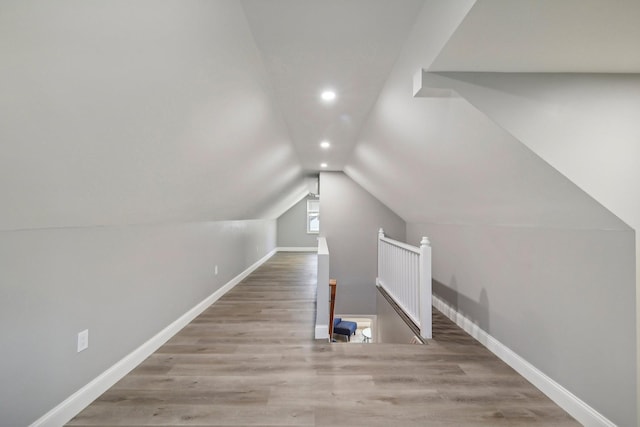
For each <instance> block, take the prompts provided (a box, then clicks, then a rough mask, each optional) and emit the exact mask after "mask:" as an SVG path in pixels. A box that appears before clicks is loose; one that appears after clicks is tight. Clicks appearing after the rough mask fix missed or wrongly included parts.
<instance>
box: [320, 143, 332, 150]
mask: <svg viewBox="0 0 640 427" xmlns="http://www.w3.org/2000/svg"><path fill="white" fill-rule="evenodd" d="M320 147H322V148H324V149H327V148H329V147H331V143H330V142H329V141H322V142H321V143H320Z"/></svg>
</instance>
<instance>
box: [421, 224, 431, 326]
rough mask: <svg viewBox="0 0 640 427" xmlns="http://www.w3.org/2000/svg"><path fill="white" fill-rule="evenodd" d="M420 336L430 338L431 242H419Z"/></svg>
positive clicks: (423, 240)
mask: <svg viewBox="0 0 640 427" xmlns="http://www.w3.org/2000/svg"><path fill="white" fill-rule="evenodd" d="M419 295H420V336H422V337H423V338H431V334H432V331H431V242H429V239H428V238H426V237H423V238H422V241H421V242H420V294H419Z"/></svg>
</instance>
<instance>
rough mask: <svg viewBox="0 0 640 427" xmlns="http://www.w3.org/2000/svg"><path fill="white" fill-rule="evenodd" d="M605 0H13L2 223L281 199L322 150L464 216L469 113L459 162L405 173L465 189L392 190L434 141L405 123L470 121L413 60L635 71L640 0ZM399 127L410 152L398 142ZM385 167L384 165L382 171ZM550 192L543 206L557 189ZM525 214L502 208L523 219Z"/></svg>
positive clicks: (406, 202) (199, 209) (4, 68)
mask: <svg viewBox="0 0 640 427" xmlns="http://www.w3.org/2000/svg"><path fill="white" fill-rule="evenodd" d="M615 5H616V7H613V6H611V3H610V2H606V1H604V0H603V1H595V0H580V1H578V0H562V1H548V0H518V1H512V2H511V1H497V0H478V1H476V2H473V0H425V1H423V0H327V1H311V0H270V1H265V0H243V1H242V2H238V1H234V0H227V1H222V0H220V1H215V2H161V3H158V2H155V1H153V0H140V1H139V2H135V4H128V3H127V5H126V6H125V5H124V4H123V3H118V2H98V3H96V2H93V3H82V4H79V3H77V2H73V1H62V0H61V1H60V2H56V4H55V5H52V4H48V3H39V4H38V5H37V7H36V6H34V5H33V4H31V3H28V2H21V1H17V0H15V1H5V2H3V5H2V13H0V53H1V55H0V92H1V93H2V94H3V96H2V97H0V140H1V141H2V156H0V200H2V201H3V209H2V211H1V212H0V229H20V228H30V227H49V226H56V227H58V226H70V225H79V226H84V225H104V224H130V223H147V222H170V221H199V220H234V219H248V218H265V217H267V218H273V217H277V216H278V215H279V214H281V213H282V212H283V211H284V210H286V208H287V207H288V206H290V205H291V203H292V202H293V201H295V200H296V199H297V198H299V197H300V196H301V195H302V194H303V193H304V191H305V186H304V175H305V174H309V173H314V172H317V171H318V170H319V164H320V163H321V162H327V163H328V165H329V167H328V170H345V171H347V173H349V174H350V175H351V176H352V177H353V178H354V179H356V181H358V182H359V183H360V184H361V185H363V186H365V188H367V189H368V190H369V191H370V192H372V193H373V194H374V195H376V196H378V197H379V198H380V200H382V201H383V202H385V203H387V204H388V205H389V207H390V208H392V209H393V210H394V211H396V212H398V213H401V214H403V215H404V216H405V217H407V218H414V219H415V220H416V221H418V220H422V219H428V218H429V217H428V215H427V214H424V215H423V216H420V215H422V214H421V213H416V210H421V211H424V212H426V213H429V212H430V213H432V214H433V215H434V216H438V217H439V218H445V217H447V218H457V217H459V218H460V219H461V220H467V219H469V220H473V218H467V217H466V216H465V214H466V213H468V212H472V210H473V209H476V208H477V209H476V211H478V212H479V210H482V209H486V208H487V206H490V205H491V200H493V199H491V197H493V196H496V195H495V194H494V195H493V196H492V195H491V194H489V193H487V194H484V195H483V197H485V198H484V199H483V198H482V197H480V196H479V195H477V194H476V192H477V191H479V190H478V187H477V186H475V185H474V184H475V183H477V182H481V181H477V180H476V179H477V177H474V176H471V175H469V176H468V175H462V172H463V171H464V170H463V169H460V171H459V172H458V173H455V171H456V170H455V168H463V167H464V163H465V162H467V161H469V162H470V161H471V160H468V156H467V155H466V154H465V152H466V151H465V150H467V145H468V144H470V143H471V140H477V141H482V140H483V139H482V137H481V135H476V134H475V133H474V129H473V128H469V129H468V132H467V133H466V134H465V135H466V136H465V137H464V138H469V141H467V140H466V139H465V140H459V141H456V142H457V143H458V145H456V147H457V149H458V150H459V151H458V152H454V151H455V150H454V151H452V152H451V153H450V155H448V158H449V159H450V160H451V162H452V163H451V164H450V166H451V168H450V169H448V170H443V169H438V168H441V167H442V165H434V166H433V167H432V169H431V175H430V181H429V182H428V183H425V187H416V188H415V192H416V193H421V192H423V189H424V188H426V185H427V184H429V185H431V184H432V183H433V182H442V183H443V185H442V186H439V187H438V188H447V185H448V186H449V187H451V186H452V185H453V186H454V187H455V188H456V189H460V191H459V192H451V193H447V194H441V196H442V198H441V199H440V204H439V205H438V206H433V205H429V204H428V203H426V202H425V203H422V202H421V203H413V202H412V201H411V200H410V199H402V200H396V199H397V198H396V197H395V194H396V193H398V191H399V190H398V188H399V183H400V182H405V179H407V182H418V180H416V179H412V178H414V177H422V175H423V171H424V169H425V168H427V167H429V166H431V164H432V163H431V162H432V161H433V159H435V158H437V156H436V155H437V154H438V152H437V151H436V152H431V151H430V149H429V147H431V149H434V150H435V149H437V148H438V147H439V145H438V141H434V140H432V139H429V138H422V137H421V136H420V134H418V132H421V131H422V130H419V129H418V128H415V129H414V128H413V127H412V126H417V127H422V126H426V125H428V126H432V125H433V126H440V127H441V129H435V130H434V131H433V133H432V135H435V136H433V138H439V136H437V135H441V134H443V133H442V132H441V131H442V130H443V129H444V130H446V129H449V128H445V126H446V125H447V123H437V117H443V118H446V119H447V120H453V121H456V120H457V121H460V120H462V121H464V117H461V116H459V117H453V116H451V115H447V114H444V113H446V111H445V110H446V109H447V108H449V106H448V105H447V104H446V103H441V105H438V106H437V108H436V106H434V108H433V111H431V108H426V107H424V102H427V101H428V100H424V99H422V100H416V99H413V98H412V97H411V89H412V88H411V77H412V76H413V75H414V74H415V73H416V72H417V71H418V70H419V69H420V68H429V66H432V68H433V69H441V70H445V69H448V68H450V69H452V70H473V71H483V70H490V69H499V71H513V70H514V69H516V70H527V71H541V70H542V71H544V70H555V71H559V70H560V71H566V70H567V69H568V68H569V66H572V67H574V69H573V71H576V70H575V68H579V69H580V71H609V72H620V71H630V70H635V71H637V70H640V59H639V58H640V56H639V55H640V53H639V52H640V49H637V45H638V40H640V30H638V28H640V25H635V24H636V22H640V19H638V11H639V5H640V2H637V1H631V0H620V1H617V2H616V3H615ZM421 18H422V20H421ZM434 58H435V61H434ZM398 64H400V66H399V65H398ZM327 86H331V87H332V88H334V89H335V90H336V91H337V93H338V99H337V100H336V102H335V103H334V104H332V105H324V104H322V103H321V102H320V100H319V93H320V91H321V90H322V89H323V88H324V87H327ZM381 94H383V95H384V94H386V95H385V96H384V97H383V98H379V96H380V95H381ZM429 102H430V101H429ZM421 103H422V104H421ZM416 105H422V106H423V107H422V108H418V107H416ZM460 111H465V115H469V117H472V116H473V114H472V113H469V114H467V112H466V110H464V109H462V108H460ZM372 112H373V113H372ZM423 113H424V115H421V114H423ZM375 114H378V115H379V116H375ZM380 120H382V121H385V120H388V121H389V122H388V123H387V122H385V123H382V122H380ZM404 120H410V121H411V123H410V126H404V127H403V126H402V123H403V121H404ZM434 120H435V121H434ZM376 121H378V122H376ZM480 122H481V121H480ZM368 123H369V125H367V124H368ZM467 125H468V124H467ZM416 129H418V130H416ZM478 129H480V127H479V126H478V127H477V128H476V130H478ZM454 130H455V129H454ZM452 132H453V131H452ZM448 135H456V134H455V133H451V134H448ZM325 138H326V139H329V140H330V141H331V142H332V144H333V145H332V147H331V149H330V150H328V151H322V150H321V149H320V147H319V142H320V141H321V140H322V139H325ZM464 138H463V139H464ZM505 140H509V139H508V138H506V139H505ZM509 141H510V143H511V144H516V145H517V144H519V142H518V140H517V139H513V140H509ZM409 142H412V143H414V144H416V146H415V147H412V148H411V150H414V151H411V150H409V149H407V151H404V152H400V150H401V149H402V148H401V147H402V144H403V143H404V144H406V143H409ZM420 144H423V145H424V146H421V145H420ZM429 144H430V145H429ZM501 147H502V149H501V150H502V151H501V152H500V153H498V154H499V155H501V156H507V155H509V153H512V154H513V153H519V151H518V149H517V148H514V147H510V145H509V143H504V144H503V145H501ZM505 147H507V148H505ZM373 149H375V150H373ZM447 149H452V147H451V146H449V147H448V148H447ZM374 152H377V153H378V155H379V156H380V158H382V159H386V160H385V161H384V162H382V163H380V165H376V164H375V163H373V162H371V157H369V158H367V155H371V153H374ZM412 152H413V153H414V156H411V155H409V154H407V153H412ZM407 156H408V157H407ZM392 159H395V162H396V163H394V164H389V165H387V161H390V160H392ZM465 159H466V160H465ZM527 161H531V162H535V161H541V160H535V161H534V160H531V159H528V160H527ZM385 165H387V166H385ZM499 166H500V165H499ZM378 167H379V169H378ZM504 167H506V166H504ZM527 167H530V168H531V170H537V171H540V170H542V169H544V168H542V169H540V168H538V167H537V166H535V165H534V164H528V165H527ZM383 168H386V169H383ZM452 171H453V172H452ZM480 172H481V171H480V170H478V173H480ZM502 172H503V173H502V174H501V173H500V171H499V170H496V176H497V177H501V178H500V180H503V179H504V180H506V179H508V176H509V173H508V172H509V171H506V170H504V171H502ZM451 173H453V174H451ZM381 176H387V177H388V182H387V183H379V185H378V184H377V182H378V178H379V177H381ZM488 178H489V177H487V179H488ZM542 178H545V177H544V176H543V177H542ZM547 178H548V177H547ZM487 182H488V183H489V184H490V182H489V181H487ZM540 182H545V183H546V181H545V180H544V179H541V181H540ZM367 183H376V185H374V184H370V185H367ZM413 185H415V184H413ZM545 185H546V184H545ZM385 186H388V188H387V187H385ZM483 188H484V187H483ZM539 188H542V184H541V185H540V187H535V188H533V187H530V186H529V184H528V183H523V184H522V186H521V187H513V188H512V187H509V188H507V189H506V190H505V193H504V194H502V195H500V197H501V199H502V200H510V201H511V202H513V203H512V204H513V206H516V207H517V206H528V204H527V203H529V202H531V201H533V202H535V203H538V202H540V203H542V202H543V201H541V199H540V198H536V197H538V196H536V197H533V195H534V193H535V194H538V195H539V194H542V193H540V192H539V191H538V190H537V189H539ZM436 190H437V189H434V190H433V191H436ZM398 194H399V193H398ZM545 194H547V196H548V197H547V196H544V197H542V198H543V199H545V200H547V201H548V202H549V204H550V205H553V203H555V199H557V198H560V199H562V196H559V195H558V194H556V193H553V194H551V193H545ZM528 195H531V200H530V201H529V202H527V201H526V200H525V201H523V203H521V204H520V203H519V201H521V200H522V199H523V198H527V197H529V196H528ZM496 197H497V196H496ZM487 198H488V199H487ZM461 201H466V202H465V203H466V205H465V204H464V203H463V204H461V203H462V202H461ZM511 202H509V203H511ZM530 204H531V203H529V205H530ZM575 206H579V204H576V205H575ZM514 209H516V208H514ZM522 209H524V208H522ZM501 212H508V211H507V210H505V211H501ZM520 213H524V212H514V213H513V215H511V217H510V218H504V220H505V221H507V222H517V221H518V219H523V220H526V218H524V217H519V215H520ZM498 214H500V212H498V213H496V214H495V215H498ZM570 214H572V212H571V210H570V209H569V210H567V217H569V216H570ZM495 215H494V213H492V212H488V213H487V215H486V217H487V218H488V217H496V216H495ZM463 217H464V218H463ZM496 218H497V217H496ZM589 221H591V220H589ZM589 221H587V222H589ZM605 222H606V221H605Z"/></svg>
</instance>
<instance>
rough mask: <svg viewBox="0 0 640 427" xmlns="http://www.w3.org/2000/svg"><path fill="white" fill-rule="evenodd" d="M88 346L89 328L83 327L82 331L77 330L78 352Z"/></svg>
mask: <svg viewBox="0 0 640 427" xmlns="http://www.w3.org/2000/svg"><path fill="white" fill-rule="evenodd" d="M88 347H89V330H88V329H85V330H84V331H82V332H78V353H80V352H81V351H82V350H86V349H87V348H88Z"/></svg>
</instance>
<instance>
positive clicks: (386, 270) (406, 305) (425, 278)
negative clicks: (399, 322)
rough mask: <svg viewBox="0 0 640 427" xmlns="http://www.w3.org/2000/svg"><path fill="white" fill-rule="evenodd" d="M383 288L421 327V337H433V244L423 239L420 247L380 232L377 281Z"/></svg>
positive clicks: (382, 231)
mask: <svg viewBox="0 0 640 427" xmlns="http://www.w3.org/2000/svg"><path fill="white" fill-rule="evenodd" d="M377 285H378V286H380V287H382V288H383V289H384V290H385V291H386V292H387V294H389V296H391V298H393V300H394V301H395V303H396V304H397V305H398V306H399V307H400V308H401V309H402V310H403V311H404V312H405V313H406V314H407V316H408V317H409V318H410V319H411V320H412V321H413V322H414V323H415V324H416V325H417V326H418V327H419V328H420V336H421V337H422V338H431V335H432V326H431V303H432V301H431V244H430V242H429V239H428V238H426V237H423V238H422V241H421V242H420V247H415V246H411V245H408V244H406V243H403V242H399V241H397V240H393V239H390V238H388V237H385V235H384V230H382V229H380V231H379V232H378V278H377Z"/></svg>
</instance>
